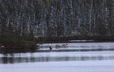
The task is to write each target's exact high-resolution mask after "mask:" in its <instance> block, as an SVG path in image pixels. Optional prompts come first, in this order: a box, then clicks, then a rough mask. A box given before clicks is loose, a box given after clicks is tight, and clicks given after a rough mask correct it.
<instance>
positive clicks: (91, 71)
mask: <svg viewBox="0 0 114 72" xmlns="http://www.w3.org/2000/svg"><path fill="white" fill-rule="evenodd" d="M63 44H64V43H52V44H50V43H49V44H42V46H44V47H43V48H44V50H49V49H48V48H45V47H46V46H49V45H51V46H52V47H55V46H56V45H60V46H62V45H63ZM85 48H86V49H92V48H95V49H97V48H107V49H108V48H114V43H110V42H109V43H68V44H67V47H61V49H85ZM41 49H42V48H41ZM55 50H57V49H56V48H55ZM58 50H59V49H58ZM32 58H34V60H35V59H36V61H29V60H32ZM40 58H41V59H40ZM65 58H66V59H67V60H64V59H65ZM84 58H85V59H86V60H84ZM0 59H1V60H0V61H1V62H2V61H3V60H5V59H6V60H9V61H11V63H6V64H3V63H1V64H0V72H114V51H87V52H81V51H73V52H72V51H70V52H53V50H52V51H50V52H36V53H14V54H7V55H6V54H5V55H4V54H0ZM18 59H20V60H18ZM56 59H58V60H56ZM17 60H18V61H20V62H18V61H17ZM21 60H22V62H21ZM26 60H27V61H26ZM39 60H41V61H39ZM13 61H17V62H13Z"/></svg>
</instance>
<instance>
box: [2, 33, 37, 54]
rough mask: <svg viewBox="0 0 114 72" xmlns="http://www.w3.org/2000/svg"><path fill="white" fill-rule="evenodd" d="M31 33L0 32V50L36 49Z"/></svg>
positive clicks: (21, 50) (25, 50)
mask: <svg viewBox="0 0 114 72" xmlns="http://www.w3.org/2000/svg"><path fill="white" fill-rule="evenodd" d="M33 40H34V37H33V35H26V36H25V35H20V34H19V33H18V32H1V34H0V51H1V52H5V53H7V52H28V51H29V52H32V51H35V50H36V43H35V42H34V41H33Z"/></svg>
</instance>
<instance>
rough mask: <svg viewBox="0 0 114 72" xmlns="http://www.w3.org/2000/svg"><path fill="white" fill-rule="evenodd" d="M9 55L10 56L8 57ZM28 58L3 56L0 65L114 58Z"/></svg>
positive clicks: (12, 55) (0, 58)
mask: <svg viewBox="0 0 114 72" xmlns="http://www.w3.org/2000/svg"><path fill="white" fill-rule="evenodd" d="M9 55H10V56H9ZM30 55H31V56H30V57H21V56H20V57H19V56H18V57H15V56H14V54H3V56H2V57H0V63H3V64H8V63H26V62H50V61H86V60H108V59H114V56H73V57H70V56H63V57H62V56H60V57H59V56H57V57H50V56H40V57H34V56H33V54H32V53H31V54H30Z"/></svg>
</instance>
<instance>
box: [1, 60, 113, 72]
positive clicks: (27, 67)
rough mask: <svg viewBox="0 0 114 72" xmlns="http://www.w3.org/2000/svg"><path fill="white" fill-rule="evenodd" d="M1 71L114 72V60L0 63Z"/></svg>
mask: <svg viewBox="0 0 114 72" xmlns="http://www.w3.org/2000/svg"><path fill="white" fill-rule="evenodd" d="M0 72H114V60H100V61H99V60H98V61H66V62H64V61H63V62H37V63H22V64H0Z"/></svg>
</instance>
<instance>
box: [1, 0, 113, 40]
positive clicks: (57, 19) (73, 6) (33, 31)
mask: <svg viewBox="0 0 114 72" xmlns="http://www.w3.org/2000/svg"><path fill="white" fill-rule="evenodd" d="M5 34H6V36H7V35H12V34H15V36H16V35H18V36H21V37H25V38H28V39H30V38H32V37H70V36H80V37H81V36H87V37H88V36H90V37H91V36H101V37H102V36H108V37H113V36H114V0H0V35H5Z"/></svg>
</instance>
